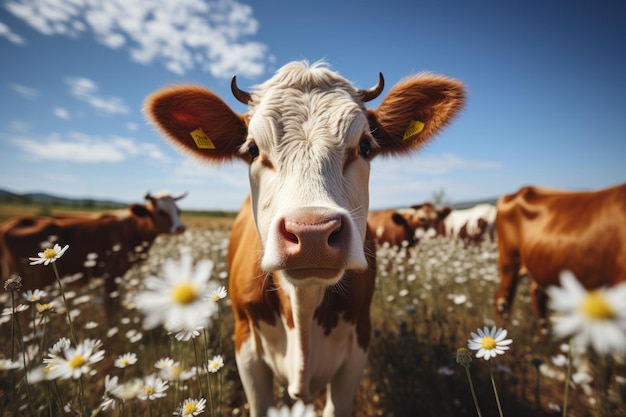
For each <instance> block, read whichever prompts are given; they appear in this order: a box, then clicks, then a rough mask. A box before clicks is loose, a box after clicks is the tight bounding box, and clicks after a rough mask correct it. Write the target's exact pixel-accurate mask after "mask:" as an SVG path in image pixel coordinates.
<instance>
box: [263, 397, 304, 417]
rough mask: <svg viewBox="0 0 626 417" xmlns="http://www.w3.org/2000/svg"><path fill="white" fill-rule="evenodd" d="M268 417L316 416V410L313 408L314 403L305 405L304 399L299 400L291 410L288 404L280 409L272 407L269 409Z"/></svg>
mask: <svg viewBox="0 0 626 417" xmlns="http://www.w3.org/2000/svg"><path fill="white" fill-rule="evenodd" d="M267 417H315V410H313V405H311V404H309V405H304V403H303V402H302V401H298V402H296V403H295V404H294V405H293V407H292V408H291V410H289V408H288V407H287V406H286V405H283V406H282V407H281V408H280V409H277V408H275V407H270V408H269V409H268V410H267Z"/></svg>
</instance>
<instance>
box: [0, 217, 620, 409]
mask: <svg viewBox="0 0 626 417" xmlns="http://www.w3.org/2000/svg"><path fill="white" fill-rule="evenodd" d="M0 213H4V211H2V210H0ZM184 221H185V223H186V224H187V225H188V226H189V229H188V231H187V232H186V233H185V234H183V235H180V236H161V237H159V238H157V240H156V241H155V243H154V245H153V246H152V248H151V250H150V254H149V256H148V258H147V259H146V261H145V262H144V263H143V264H140V265H136V266H135V267H133V268H132V269H131V270H130V271H129V272H128V273H127V274H126V276H125V277H124V280H123V282H122V285H121V290H120V295H119V298H118V302H119V305H120V308H119V309H118V310H117V311H116V313H115V314H114V315H113V316H108V317H105V315H104V309H103V306H102V303H103V292H104V289H103V286H102V282H101V281H99V280H92V281H91V282H90V284H89V285H85V286H81V287H70V288H68V291H67V292H66V295H67V298H68V302H69V304H70V306H71V307H70V308H71V315H72V320H73V324H74V326H75V328H76V330H77V334H78V335H77V336H78V339H79V340H84V339H85V338H97V339H100V340H102V342H103V349H104V350H105V355H104V359H103V360H102V361H100V362H98V363H97V364H95V366H94V367H93V374H92V375H84V376H83V378H82V381H81V382H82V384H83V393H84V394H83V395H84V398H83V400H81V394H80V392H81V391H80V389H79V384H78V382H77V381H76V380H62V381H55V382H40V383H31V384H29V385H28V386H27V385H26V384H25V381H24V371H23V370H22V369H15V370H0V416H12V415H20V416H21V415H25V416H28V415H33V414H34V415H36V416H48V415H63V414H62V413H61V411H60V407H61V405H64V404H66V403H67V402H68V401H70V400H71V401H72V405H73V407H74V409H77V407H78V404H80V402H81V401H83V402H84V404H85V408H86V409H87V412H86V413H85V415H91V413H92V412H93V411H94V410H96V409H97V407H98V406H99V405H100V403H101V401H102V396H103V393H104V379H105V376H106V375H111V376H117V377H118V378H119V379H120V381H131V380H132V379H133V378H143V377H144V376H146V375H149V374H151V373H154V372H155V371H156V370H155V368H154V364H155V362H156V361H157V360H159V359H161V358H164V357H170V358H172V359H174V360H175V361H179V362H180V368H181V369H183V370H186V371H188V370H190V369H191V368H192V367H193V366H196V364H197V362H198V361H197V360H196V357H200V359H201V360H200V362H203V361H205V360H206V358H211V357H212V356H213V355H216V354H221V355H223V357H224V359H225V365H224V368H222V369H221V370H220V371H218V373H216V374H210V375H209V376H207V375H202V376H200V377H198V376H196V377H191V378H189V379H187V380H181V381H170V384H169V385H170V388H169V390H168V393H167V396H166V397H164V398H161V399H157V400H154V401H141V400H138V399H130V400H128V401H126V402H125V403H123V404H122V403H118V406H117V408H116V409H115V410H113V411H112V412H103V413H102V414H103V415H112V416H136V415H142V416H144V415H146V416H147V415H151V416H154V417H156V416H171V415H172V412H173V411H174V410H175V409H176V407H177V406H178V405H179V404H180V403H181V402H182V401H183V400H184V399H186V398H199V397H200V396H204V397H205V398H207V406H208V407H207V412H206V413H205V414H202V415H211V416H213V415H216V416H217V415H219V416H231V415H236V416H246V415H247V408H246V402H245V396H244V394H243V390H242V388H241V384H240V381H239V377H238V374H237V370H236V365H235V361H234V353H233V339H232V334H233V320H232V314H231V311H230V307H229V306H228V298H226V299H224V300H222V301H223V302H224V303H223V304H221V313H220V317H219V319H216V320H214V321H213V325H212V327H211V328H209V329H208V330H207V332H206V338H204V337H200V338H198V340H196V339H194V340H196V342H191V341H190V342H178V341H176V340H175V339H174V338H173V336H172V335H167V334H165V332H164V331H163V330H160V329H155V330H151V331H144V330H143V329H142V327H141V322H142V316H141V314H140V313H139V312H138V311H137V310H136V309H135V308H134V305H133V303H132V296H133V294H135V293H137V292H138V291H140V290H141V286H142V280H143V278H144V277H146V276H147V275H150V274H157V273H159V271H160V268H161V265H162V263H163V261H164V260H165V259H168V258H172V257H174V258H175V257H177V256H178V253H179V248H180V247H181V246H185V247H188V248H190V250H191V252H192V255H193V257H194V259H196V260H200V259H205V258H210V259H212V260H213V261H214V263H215V266H214V269H213V273H212V276H211V279H213V280H216V281H219V282H220V283H222V284H223V285H226V281H227V265H226V250H227V244H228V225H229V222H230V221H232V220H230V218H225V217H220V218H218V219H215V218H213V217H210V216H188V215H185V216H184ZM60 243H63V242H60ZM69 250H71V247H70V249H69ZM36 251H37V250H36V248H34V249H33V255H35V252H36ZM378 259H379V265H378V282H377V290H376V294H375V297H374V301H373V304H372V319H373V329H374V330H373V337H372V343H371V349H370V353H369V359H368V364H367V367H366V369H365V372H364V375H363V378H362V381H361V385H360V388H359V391H358V393H357V398H356V408H355V415H356V416H358V417H366V416H368V417H369V416H385V417H393V416H415V415H420V416H438V417H439V416H475V415H477V414H476V409H475V408H474V402H473V399H472V395H471V391H470V389H469V385H468V380H467V377H466V374H465V369H464V368H463V367H462V366H460V365H458V364H457V363H456V360H455V352H456V351H457V349H458V348H459V347H465V346H467V339H468V338H469V337H470V332H471V331H476V329H477V328H478V327H483V326H485V325H491V324H492V323H493V317H494V308H493V300H492V298H493V293H494V291H495V288H496V286H497V283H498V272H497V255H496V250H495V245H493V244H491V243H486V244H483V245H480V246H469V247H466V246H464V245H463V244H460V243H458V242H454V241H450V240H445V239H435V240H432V241H428V242H421V243H420V244H419V246H417V247H415V248H410V249H407V248H401V249H397V248H395V249H390V248H380V249H379V251H378ZM62 261H63V259H62V258H61V259H60V260H59V261H58V267H59V270H60V271H62V268H63V262H62ZM38 267H40V268H44V267H42V266H38ZM49 272H50V273H51V274H52V273H53V271H52V269H49ZM526 285H527V284H526V283H524V284H523V285H522V286H521V287H520V289H519V291H518V296H517V298H516V301H515V305H514V306H513V313H514V314H513V320H512V323H511V324H510V325H509V326H508V327H507V329H508V330H509V337H510V338H512V339H513V344H512V345H511V350H510V351H508V352H507V353H506V354H505V355H502V356H499V357H497V358H495V359H494V360H492V366H493V371H494V377H495V384H496V385H497V389H498V393H499V398H500V401H501V405H502V410H503V414H504V416H508V417H517V416H529V415H533V416H560V415H561V407H562V405H563V395H564V382H563V379H564V378H565V374H566V370H567V369H566V367H565V366H564V365H563V364H559V363H558V362H557V363H556V364H555V361H554V358H558V357H559V355H562V345H563V341H557V340H554V338H552V337H551V336H550V335H542V334H541V333H540V332H539V331H538V329H539V326H538V324H537V323H536V320H535V319H534V316H533V314H532V312H531V309H530V305H529V300H528V296H527V286H526ZM54 297H59V294H58V291H56V292H55V291H54V289H52V290H51V291H50V295H49V296H48V299H52V298H54ZM19 298H20V303H22V304H28V303H26V301H25V300H24V299H23V298H21V296H20V297H19ZM0 301H1V302H2V303H3V306H4V307H7V306H10V305H11V300H10V294H9V293H7V292H5V293H4V294H2V296H1V299H0ZM33 311H34V310H33V306H31V307H30V308H29V309H28V310H26V311H24V312H21V313H18V314H16V316H17V318H19V323H20V326H19V329H21V332H16V334H15V336H14V337H13V338H11V334H12V327H11V321H10V320H7V317H9V316H3V317H4V319H3V320H2V324H0V329H1V331H2V338H1V339H0V352H4V357H5V358H7V357H8V356H9V354H10V352H11V347H13V348H14V349H15V350H16V352H17V353H18V354H19V355H21V354H22V352H23V351H24V349H26V351H27V352H29V356H30V357H32V361H30V362H29V363H28V367H34V366H35V365H38V364H39V363H41V358H42V357H44V356H45V354H46V353H47V349H48V348H49V347H50V346H52V344H54V343H55V342H56V341H57V340H58V338H59V337H60V336H66V337H69V330H68V326H67V323H66V320H65V313H64V312H63V310H59V311H57V313H56V314H54V315H52V316H51V317H50V320H49V322H48V323H46V325H45V330H44V327H43V324H42V323H38V324H36V325H35V327H34V329H33V327H32V326H33V325H32V323H33V317H35V318H36V317H37V316H36V315H34V314H33ZM94 326H95V327H94ZM220 335H221V337H220ZM203 336H205V335H203ZM12 342H13V343H12ZM125 352H134V353H136V354H137V357H138V362H137V364H135V365H132V366H129V367H127V368H124V369H120V368H116V367H115V366H114V361H115V359H116V358H117V357H118V356H119V355H121V354H123V353H125ZM0 356H2V353H0ZM16 357H17V356H16ZM605 360H606V359H605V358H599V357H597V356H594V355H592V354H588V355H586V356H585V357H584V358H582V359H581V360H580V361H579V362H577V363H575V366H574V369H573V372H574V375H576V373H579V374H580V375H579V376H582V374H581V372H583V371H584V372H586V373H587V374H588V375H589V376H591V378H592V380H591V381H590V382H587V383H582V382H581V383H578V384H573V385H571V386H570V388H569V391H570V392H569V405H568V416H571V417H586V416H623V415H626V404H625V398H626V379H625V378H624V377H626V369H625V367H624V365H623V363H622V364H620V363H618V362H615V363H612V364H611V365H610V366H609V365H607V364H606V363H605V362H604V361H605ZM469 369H470V372H471V375H472V378H473V383H474V388H475V390H476V396H477V401H478V403H479V404H480V408H481V410H482V415H483V416H485V417H489V416H496V415H498V410H497V405H496V401H495V398H494V395H493V390H492V386H491V381H490V377H489V370H488V368H487V364H486V363H485V361H484V360H481V359H476V358H474V360H473V361H472V363H471V364H470V368H469ZM608 371H611V372H608ZM576 380H578V381H581V380H582V379H576ZM209 383H210V390H209V385H208V384H209ZM27 387H28V388H30V389H28V390H27ZM57 392H58V393H60V394H59V396H57V395H56V394H55V393H57ZM276 392H277V398H278V399H277V405H281V404H282V403H284V402H286V403H289V400H288V399H287V398H286V395H285V393H284V391H283V390H281V389H280V388H278V387H277V388H276ZM209 393H210V394H209ZM58 397H60V398H61V401H60V402H59V401H56V399H57V398H58ZM50 399H54V400H55V401H50ZM322 403H323V398H322V396H320V397H319V398H318V399H317V400H316V406H317V407H316V408H317V409H318V410H319V409H321V405H322ZM51 410H52V411H51Z"/></svg>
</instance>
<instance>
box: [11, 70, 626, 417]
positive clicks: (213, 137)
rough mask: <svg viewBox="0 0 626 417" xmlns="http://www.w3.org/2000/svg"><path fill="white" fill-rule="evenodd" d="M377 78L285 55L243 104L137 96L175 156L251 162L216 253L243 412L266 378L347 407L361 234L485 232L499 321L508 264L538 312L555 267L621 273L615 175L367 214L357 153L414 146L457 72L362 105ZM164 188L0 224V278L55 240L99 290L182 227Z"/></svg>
mask: <svg viewBox="0 0 626 417" xmlns="http://www.w3.org/2000/svg"><path fill="white" fill-rule="evenodd" d="M383 87H384V79H383V76H382V74H380V75H379V82H378V84H377V85H376V86H375V87H373V88H370V89H357V88H355V87H353V86H352V84H350V83H349V82H348V81H347V80H345V79H344V78H343V77H341V76H340V75H338V74H337V73H335V72H333V71H331V70H329V69H328V68H327V67H326V66H325V65H323V64H313V65H309V64H307V63H301V62H294V63H290V64H287V65H286V66H284V67H283V68H281V69H280V70H279V71H277V73H276V74H275V75H274V77H272V78H271V79H269V80H268V81H266V82H265V83H263V84H261V85H258V86H257V87H256V89H255V90H254V91H252V92H247V91H244V90H241V89H240V88H239V87H238V86H237V83H236V79H235V78H233V81H232V84H231V88H232V92H233V95H234V96H235V97H236V98H237V99H238V100H239V101H241V102H242V103H245V104H247V105H248V112H247V113H246V114H237V113H235V112H234V111H232V110H231V109H230V108H229V107H228V105H227V104H226V103H225V102H224V101H222V99H221V98H219V97H218V96H217V95H216V94H214V93H213V92H211V91H210V90H207V89H205V88H203V87H200V86H195V85H179V86H172V87H167V88H164V89H162V90H159V91H157V92H155V93H154V94H152V95H151V96H150V97H149V98H148V99H147V100H146V103H145V113H146V115H147V118H148V119H149V120H150V122H152V123H153V124H154V126H156V127H157V128H158V130H159V131H160V132H161V133H162V134H163V135H164V136H165V137H166V138H167V139H168V140H170V141H171V142H172V143H173V144H175V145H176V146H178V147H179V148H181V149H182V150H184V151H186V152H188V153H190V154H192V155H193V156H195V157H198V158H202V159H204V160H206V161H209V162H212V163H221V162H224V161H229V160H240V161H242V162H244V163H246V164H247V165H248V166H249V178H250V189H251V192H250V196H249V197H248V198H247V199H246V200H245V201H244V204H243V206H242V208H241V210H240V212H239V214H238V217H237V218H236V219H235V222H234V224H233V227H232V230H231V240H230V245H229V256H228V259H229V297H230V300H231V304H232V307H233V313H234V317H235V356H236V361H237V366H238V369H239V373H240V376H241V380H242V383H243V386H244V390H245V392H246V396H247V398H248V401H249V404H250V413H251V416H253V417H260V416H263V415H265V413H266V410H267V409H268V407H270V406H271V405H272V404H273V389H272V387H273V384H272V381H273V379H274V378H277V380H278V381H280V382H281V383H282V384H284V385H285V386H286V387H287V392H288V393H289V395H290V396H291V397H292V398H294V399H303V400H304V401H310V400H311V399H312V396H313V395H315V394H316V393H317V392H319V391H320V390H322V389H324V388H326V393H327V394H326V405H325V408H324V412H323V415H324V416H325V417H330V416H349V415H351V414H352V408H353V399H354V395H355V392H356V389H357V386H358V383H359V380H360V376H361V373H362V370H363V368H364V366H365V360H366V354H367V350H368V346H369V342H370V333H371V322H370V313H369V309H370V303H371V300H372V294H373V291H374V282H375V271H376V259H375V253H376V252H375V250H374V245H375V241H378V243H379V244H381V243H384V242H388V243H389V244H390V245H402V244H403V242H405V241H406V243H405V245H409V246H410V245H414V244H417V243H418V241H419V239H421V238H424V237H425V236H428V235H444V236H454V237H458V238H460V239H463V240H465V241H467V242H468V243H470V242H478V241H480V240H482V239H490V240H492V241H494V240H495V241H496V242H497V245H498V251H499V262H500V273H501V283H500V287H499V288H498V290H497V292H496V295H495V304H496V310H497V316H498V318H499V320H500V321H502V320H504V319H506V318H507V317H508V314H509V308H510V305H511V303H512V301H513V298H514V292H515V288H516V285H517V283H518V281H519V277H520V274H521V272H520V271H522V272H525V273H526V274H527V275H528V276H529V277H531V278H532V283H533V285H532V291H533V304H534V306H535V308H536V311H537V313H538V314H540V315H541V316H542V317H545V295H543V292H542V288H544V287H545V286H547V285H557V284H558V275H559V272H560V271H561V270H563V269H569V270H571V271H572V272H573V273H574V274H575V275H576V276H577V277H579V279H580V280H581V281H582V283H583V284H584V285H586V286H587V287H597V286H602V285H612V284H614V283H616V282H619V281H623V280H625V279H626V250H625V248H626V246H625V245H626V226H625V225H626V184H624V185H619V186H615V187H612V188H608V189H604V190H600V191H596V192H564V191H556V190H547V189H542V188H536V187H524V188H522V189H521V190H519V191H518V192H516V193H513V194H510V195H506V196H503V197H501V198H500V199H499V200H498V202H497V205H496V206H493V205H488V204H485V205H478V206H476V207H473V208H471V209H467V210H452V209H450V208H437V207H434V206H433V205H432V204H429V203H425V204H422V205H419V206H413V207H410V208H406V209H402V210H394V211H381V212H372V213H369V214H368V200H369V196H368V191H367V189H368V186H367V183H368V180H369V172H370V169H369V167H370V161H371V159H372V158H375V157H377V156H379V155H387V156H397V155H403V154H409V153H411V152H412V151H414V150H416V149H419V148H420V147H421V146H422V145H423V144H424V143H426V142H427V141H428V140H430V139H431V138H432V137H433V136H434V135H435V134H436V133H438V131H439V130H440V129H441V128H443V127H445V126H446V125H447V124H448V123H449V122H450V121H451V120H452V119H453V117H454V116H455V115H456V114H457V113H458V112H459V110H460V109H461V108H462V107H463V103H464V99H465V88H464V85H463V84H462V83H461V82H459V81H457V80H454V79H450V78H447V77H444V76H439V75H433V74H428V73H423V74H418V75H415V76H410V77H407V78H405V79H403V80H402V81H400V82H399V83H398V84H397V85H396V86H394V87H393V88H392V89H391V90H390V92H389V93H388V94H387V96H386V97H385V98H384V99H383V100H382V101H381V102H380V104H379V106H378V108H376V109H367V108H366V106H365V103H366V102H368V101H371V100H373V99H375V98H377V96H379V95H380V94H381V92H382V91H383ZM178 198H180V197H178ZM178 198H173V197H171V196H169V195H159V196H151V195H146V199H147V204H146V205H145V206H144V205H131V206H130V207H129V209H128V210H125V211H124V212H123V213H114V214H104V215H101V216H100V217H93V218H80V219H74V218H67V217H62V218H59V217H56V218H55V217H47V218H37V217H20V218H14V219H11V220H8V221H7V222H5V223H4V224H2V225H1V226H0V251H1V254H0V256H1V260H2V275H3V278H6V277H7V276H8V274H9V273H12V272H16V273H19V274H22V275H23V276H24V277H31V276H32V277H33V278H32V279H31V278H28V279H24V281H23V282H24V284H25V286H26V287H30V288H33V287H39V286H42V285H45V284H46V283H47V282H46V281H44V277H43V276H40V274H39V273H38V272H36V270H37V268H33V267H29V266H28V261H27V259H28V257H29V256H33V252H35V251H36V250H37V249H38V248H39V247H40V246H39V245H41V244H42V242H48V243H45V244H50V243H52V242H51V241H50V239H51V238H50V236H54V237H53V239H56V240H57V241H58V242H59V243H61V244H69V245H70V246H71V247H72V250H70V251H68V252H67V254H66V255H65V257H64V258H63V271H64V272H67V273H74V272H78V273H81V272H84V266H83V265H84V261H85V260H86V259H87V257H88V256H92V257H95V258H96V259H97V261H98V262H100V261H101V262H102V263H103V264H105V265H104V266H105V267H104V268H103V269H102V271H101V273H102V274H108V275H109V278H107V280H106V282H107V283H108V284H107V290H109V291H111V290H114V289H115V284H114V282H115V280H114V279H112V278H115V277H116V276H120V275H122V274H123V272H124V271H125V270H126V269H127V268H128V267H129V265H130V264H131V262H133V260H134V257H135V256H134V254H135V253H136V252H137V251H136V248H137V247H143V248H144V249H145V248H146V247H148V246H149V245H150V243H151V242H152V241H153V240H154V238H155V237H156V235H157V234H159V233H181V232H183V231H184V226H183V224H182V223H181V221H180V216H179V214H180V211H179V209H178V208H177V207H176V204H175V201H176V200H177V199H178ZM94 253H95V254H97V255H90V254H94ZM92 272H96V273H98V271H92ZM337 284H339V285H337ZM338 287H339V288H341V291H337V288H338Z"/></svg>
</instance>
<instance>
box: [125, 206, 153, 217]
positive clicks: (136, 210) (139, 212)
mask: <svg viewBox="0 0 626 417" xmlns="http://www.w3.org/2000/svg"><path fill="white" fill-rule="evenodd" d="M128 209H129V210H130V212H131V213H132V214H133V215H134V216H137V217H148V216H149V215H150V210H148V208H147V207H146V206H143V205H141V204H131V205H130V207H129V208H128Z"/></svg>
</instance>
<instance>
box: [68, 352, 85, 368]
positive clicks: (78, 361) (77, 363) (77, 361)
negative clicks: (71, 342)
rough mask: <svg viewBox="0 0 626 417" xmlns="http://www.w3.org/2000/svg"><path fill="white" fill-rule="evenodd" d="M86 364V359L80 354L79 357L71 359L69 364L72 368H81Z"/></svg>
mask: <svg viewBox="0 0 626 417" xmlns="http://www.w3.org/2000/svg"><path fill="white" fill-rule="evenodd" d="M85 362H87V361H86V360H85V357H84V356H83V355H81V354H80V353H79V354H78V355H76V356H74V357H73V358H72V359H70V361H69V364H70V366H71V367H72V368H80V367H81V366H83V365H84V364H85Z"/></svg>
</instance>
